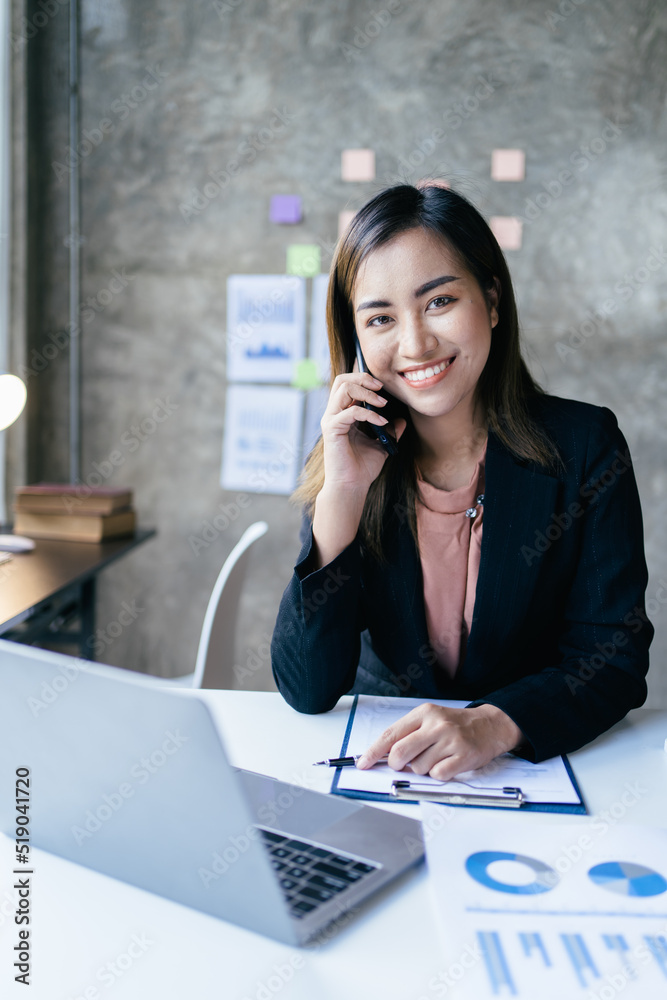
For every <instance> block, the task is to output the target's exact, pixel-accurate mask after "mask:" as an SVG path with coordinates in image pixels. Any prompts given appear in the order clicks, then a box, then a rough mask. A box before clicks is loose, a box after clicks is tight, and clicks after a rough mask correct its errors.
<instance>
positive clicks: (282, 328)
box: [227, 274, 306, 382]
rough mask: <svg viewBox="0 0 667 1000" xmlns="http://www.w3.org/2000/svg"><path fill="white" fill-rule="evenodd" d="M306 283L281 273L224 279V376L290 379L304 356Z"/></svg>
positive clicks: (234, 379) (242, 379)
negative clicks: (297, 363) (225, 317)
mask: <svg viewBox="0 0 667 1000" xmlns="http://www.w3.org/2000/svg"><path fill="white" fill-rule="evenodd" d="M305 342H306V283H305V280H304V279H303V278H299V277H297V276H296V275H286V274H232V275H230V277H229V278H228V279H227V379H228V381H230V382H291V381H292V378H293V376H294V366H295V364H296V362H297V361H299V360H300V359H301V358H303V356H304V354H305Z"/></svg>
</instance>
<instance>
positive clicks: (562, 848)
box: [421, 803, 667, 1000]
mask: <svg viewBox="0 0 667 1000" xmlns="http://www.w3.org/2000/svg"><path fill="white" fill-rule="evenodd" d="M421 811H422V821H423V825H424V839H425V842H426V852H427V861H428V867H429V880H430V883H431V891H432V894H433V898H434V901H435V906H436V912H437V915H438V918H439V923H440V925H441V930H442V946H443V951H444V958H443V962H442V967H441V971H440V972H439V973H438V975H437V976H435V977H434V979H433V982H432V983H429V990H432V992H429V993H428V995H429V996H431V995H433V996H436V995H439V996H444V995H446V996H447V997H448V998H451V1000H459V998H460V1000H492V998H493V1000H495V998H498V997H519V998H524V1000H614V998H616V997H617V996H622V997H623V998H624V1000H625V998H627V1000H659V998H662V997H665V996H667V830H663V829H659V828H651V827H643V826H642V827H640V826H632V825H630V824H623V823H618V824H617V825H613V824H612V825H611V826H610V824H609V823H608V822H607V821H606V820H603V819H596V818H585V819H580V820H579V821H578V822H576V823H568V824H561V823H558V824H556V823H554V822H553V821H551V822H545V817H544V816H543V815H542V816H538V815H536V814H526V815H517V814H515V813H503V814H502V816H500V815H498V814H497V813H494V814H493V818H494V822H480V816H481V814H480V813H479V812H477V811H476V810H475V811H474V812H473V811H471V810H465V809H455V808H452V807H450V806H443V805H436V804H433V803H422V805H421Z"/></svg>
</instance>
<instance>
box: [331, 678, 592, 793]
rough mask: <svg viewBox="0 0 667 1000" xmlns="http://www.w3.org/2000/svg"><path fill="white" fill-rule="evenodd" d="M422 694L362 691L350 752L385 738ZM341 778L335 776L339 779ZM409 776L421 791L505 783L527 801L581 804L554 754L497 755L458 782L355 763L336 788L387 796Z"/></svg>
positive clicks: (455, 704) (483, 788)
mask: <svg viewBox="0 0 667 1000" xmlns="http://www.w3.org/2000/svg"><path fill="white" fill-rule="evenodd" d="M423 702H424V699H423V698H379V697H376V696H372V695H359V697H358V699H357V702H356V708H355V707H354V706H353V709H352V711H354V717H353V723H352V731H351V733H350V738H349V740H348V745H347V747H346V750H345V754H346V756H353V755H355V754H361V753H363V752H364V750H367V749H368V747H369V746H370V745H371V743H374V742H375V740H376V739H378V737H380V736H381V735H382V733H383V731H384V730H385V729H387V727H388V726H391V725H393V723H395V722H398V720H399V719H401V718H402V717H403V716H404V715H407V713H408V712H410V711H411V710H412V709H413V708H416V707H417V706H418V705H421V704H423ZM432 704H434V705H444V706H447V707H449V708H465V706H466V705H467V704H468V702H466V701H442V700H440V701H438V700H433V701H432ZM334 780H335V781H336V779H334ZM397 780H409V781H410V784H411V786H414V787H415V788H417V789H419V790H424V791H426V790H429V791H430V790H437V791H443V792H445V791H446V792H455V793H460V794H462V795H465V794H470V793H482V792H501V791H502V788H503V787H505V786H510V787H518V788H520V789H521V791H522V793H523V796H524V800H525V801H526V802H528V803H530V802H533V803H538V802H543V803H546V802H548V803H554V804H560V805H564V804H566V805H578V804H579V803H580V802H581V799H580V797H579V794H578V792H577V790H576V788H575V787H574V785H573V784H572V780H571V778H570V775H569V774H568V771H567V768H566V766H565V764H564V762H563V758H562V757H552V758H551V760H545V761H542V763H540V764H531V763H530V761H526V760H521V759H520V758H518V757H513V756H512V755H511V754H503V756H502V757H497V758H496V759H495V760H493V761H491V763H490V764H487V765H486V766H485V767H481V768H479V769H478V770H476V771H464V772H463V773H462V774H459V775H457V777H456V780H454V781H438V780H437V779H436V778H431V777H429V775H417V774H413V772H412V771H410V770H409V769H408V768H406V769H404V770H403V771H393V770H392V769H391V768H390V767H389V765H388V764H376V765H375V766H374V767H372V768H369V770H367V771H360V770H359V769H358V768H356V767H344V768H341V770H340V773H339V774H338V776H337V781H336V791H337V792H346V791H355V792H374V793H380V794H385V795H388V794H390V793H391V784H392V781H397Z"/></svg>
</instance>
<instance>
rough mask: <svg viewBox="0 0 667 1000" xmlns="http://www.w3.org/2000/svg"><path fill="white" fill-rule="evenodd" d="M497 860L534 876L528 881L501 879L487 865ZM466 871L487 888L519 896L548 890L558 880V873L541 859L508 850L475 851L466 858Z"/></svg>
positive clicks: (494, 863)
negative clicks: (508, 863)
mask: <svg viewBox="0 0 667 1000" xmlns="http://www.w3.org/2000/svg"><path fill="white" fill-rule="evenodd" d="M498 862H502V863H503V864H504V865H507V862H510V863H511V864H510V868H515V869H516V867H517V866H518V869H523V870H524V872H526V871H527V872H531V873H532V874H533V876H534V877H533V879H532V880H531V881H530V882H523V881H522V882H519V883H517V882H516V881H514V880H512V881H509V880H508V881H502V880H501V879H499V878H497V877H496V876H495V875H493V874H492V873H490V872H489V867H490V866H492V865H496V864H497V863H498ZM466 871H467V872H468V875H470V876H472V878H474V879H475V881H476V882H479V884H480V885H483V886H486V888H487V889H495V890H496V892H509V893H512V894H513V895H519V896H526V895H533V894H534V893H540V892H549V890H550V889H553V887H554V886H555V885H556V883H557V882H558V875H557V874H556V872H555V871H554V869H553V868H550V867H549V865H545V863H544V862H543V861H538V860H537V859H536V858H529V857H527V856H526V855H525V854H512V853H510V852H508V851H477V853H476V854H471V855H470V857H469V858H468V859H467V860H466ZM517 874H518V872H517Z"/></svg>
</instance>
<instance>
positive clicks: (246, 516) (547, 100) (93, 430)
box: [26, 0, 667, 705]
mask: <svg viewBox="0 0 667 1000" xmlns="http://www.w3.org/2000/svg"><path fill="white" fill-rule="evenodd" d="M81 6H82V73H83V81H82V101H83V104H82V128H83V129H84V130H86V132H87V134H88V145H87V146H84V147H82V149H85V150H87V154H86V155H84V156H83V157H82V159H81V169H82V173H83V235H84V237H85V243H84V245H83V248H82V252H83V286H84V287H83V297H84V299H85V300H90V302H89V305H91V308H89V309H88V311H87V313H84V317H86V318H85V322H84V324H83V378H84V381H83V385H84V399H83V410H84V425H83V465H82V477H83V479H84V480H86V478H87V477H88V476H90V475H91V473H93V472H95V471H96V470H98V471H99V470H100V469H102V470H104V469H106V468H107V466H105V465H104V463H105V462H107V461H108V457H109V455H110V453H111V452H113V451H117V452H120V454H121V456H122V461H121V462H120V463H119V464H118V465H117V467H115V468H114V470H113V473H112V475H111V476H110V477H109V479H108V481H109V482H110V483H112V484H113V485H126V484H127V485H129V486H132V487H133V488H134V490H135V494H136V502H137V507H138V510H139V514H140V519H141V521H142V522H143V523H145V524H150V525H155V526H156V527H157V528H158V531H159V535H158V538H157V540H155V541H153V542H151V543H150V544H148V545H146V546H144V547H143V549H141V550H138V551H137V552H136V553H134V554H133V555H131V556H130V557H129V558H127V559H125V560H124V561H122V562H121V563H119V564H118V565H117V566H115V567H112V568H110V569H109V570H108V571H106V572H105V574H104V576H103V578H102V580H101V586H100V595H99V607H98V618H99V625H100V627H101V628H102V629H104V628H105V625H106V624H108V623H110V622H113V621H115V620H116V619H117V616H118V612H119V610H120V608H121V606H122V602H123V601H131V600H136V602H137V606H138V607H140V608H141V609H142V611H141V613H140V614H139V616H138V618H137V620H136V621H135V622H134V623H133V624H132V625H131V626H128V627H127V628H126V629H125V630H124V631H123V633H122V635H120V636H119V637H118V638H116V639H114V640H113V641H110V642H109V644H108V647H107V650H106V652H105V653H104V654H103V657H102V658H103V659H105V660H107V661H108V662H110V663H117V664H124V665H128V666H131V667H134V668H136V669H140V670H146V669H148V670H150V671H152V672H156V673H162V674H165V675H175V674H179V673H182V672H185V671H187V670H189V669H190V668H191V667H192V664H193V660H194V654H195V649H196V643H197V638H198V634H199V630H200V627H201V622H202V618H203V613H204V608H205V603H206V600H207V597H208V594H209V592H210V589H211V586H212V583H213V580H214V579H215V576H216V574H217V571H218V569H219V567H220V565H221V563H222V562H223V560H224V558H225V556H226V555H227V553H228V552H229V551H230V550H231V548H232V546H233V545H234V543H235V542H236V541H237V539H238V538H239V537H240V535H241V533H242V531H243V530H244V528H245V527H246V526H247V525H248V524H249V523H251V522H252V521H254V520H256V519H258V518H265V519H266V520H268V522H269V524H270V533H269V535H268V537H267V539H265V541H264V542H262V543H260V544H261V545H262V550H261V557H258V558H257V559H256V560H255V561H254V563H253V566H252V570H251V573H250V579H249V584H248V590H247V596H246V601H245V604H244V607H243V610H242V615H241V621H240V628H239V636H238V647H237V656H236V659H237V663H238V664H240V665H241V666H245V665H246V664H249V665H250V667H251V671H250V673H251V676H249V677H246V679H245V681H244V684H245V686H249V687H262V686H270V683H271V682H270V680H269V666H268V656H267V646H266V638H267V637H268V636H269V635H270V632H271V630H272V626H273V621H274V618H275V613H276V610H277V605H278V601H279V599H280V595H281V592H282V589H283V587H284V585H285V584H286V582H287V580H288V577H289V574H290V572H291V567H292V564H293V561H294V557H295V555H296V553H297V551H298V542H297V529H298V514H297V512H296V511H295V510H294V509H293V508H292V507H290V505H289V503H288V501H287V499H286V498H283V497H274V496H270V495H262V496H255V497H253V500H252V503H251V505H250V506H249V507H248V508H247V509H244V510H241V511H240V513H239V516H238V517H237V518H236V519H235V520H233V521H232V522H231V523H230V525H229V527H228V528H227V529H226V530H224V531H222V532H221V533H220V534H219V535H218V537H217V538H216V539H215V541H214V542H212V543H211V544H210V545H209V547H208V548H206V549H203V550H202V551H201V552H199V554H198V555H197V554H195V553H194V552H193V550H192V547H191V545H190V544H189V542H188V538H189V536H191V535H192V534H198V533H200V531H201V528H202V525H203V523H204V522H205V521H206V520H210V519H211V518H212V517H213V516H214V515H215V514H216V513H217V512H218V510H219V505H220V504H229V503H230V502H233V500H234V496H233V495H231V494H225V493H224V492H223V491H221V489H220V487H219V485H218V484H219V472H220V457H221V442H222V432H223V414H224V400H225V306H226V303H225V281H226V278H227V276H228V275H229V274H231V273H239V272H241V273H247V272H250V273H252V272H258V273H260V272H264V273H272V272H275V273H280V272H283V271H284V268H285V246H286V244H287V243H288V242H293V241H295V242H319V243H320V244H321V245H322V246H323V247H324V248H325V249H324V251H323V267H324V268H326V267H328V263H329V259H330V258H329V254H328V253H327V251H326V247H330V246H331V244H332V243H333V241H334V240H335V237H336V230H337V214H338V212H339V211H340V210H342V209H344V208H353V209H355V208H358V207H359V206H360V205H361V204H363V202H364V201H366V200H367V199H368V197H370V196H371V195H372V194H374V193H375V192H376V191H377V190H379V189H380V188H381V187H384V186H385V185H386V184H388V183H393V182H395V181H396V180H399V179H401V178H405V179H407V180H410V181H414V180H417V179H418V178H419V177H422V176H425V175H432V176H444V177H447V178H448V179H449V180H450V181H451V182H452V183H453V185H454V186H455V187H457V188H458V189H459V190H460V191H462V192H463V193H464V194H466V195H467V196H469V197H470V198H471V199H472V200H473V201H474V202H475V203H476V205H477V206H478V207H479V209H480V210H481V211H482V212H483V214H485V215H486V216H487V217H488V216H491V215H512V214H518V215H521V216H522V217H524V218H525V225H524V241H523V248H522V249H521V250H520V251H514V252H508V254H507V256H508V260H509V264H510V268H511V271H512V274H513V277H514V280H515V283H516V290H517V295H518V301H519V307H520V316H521V319H522V323H523V329H524V332H525V340H526V350H527V354H528V356H529V358H530V363H531V365H532V368H533V370H534V372H535V373H536V375H537V376H538V378H540V379H541V380H542V382H543V383H544V384H545V385H546V386H547V387H548V388H549V389H550V390H551V391H552V392H554V393H557V394H560V395H564V396H571V397H577V398H580V399H584V400H588V401H590V402H593V403H598V404H604V405H607V406H610V407H611V408H612V409H613V410H614V411H615V412H616V413H617V415H618V418H619V421H620V424H621V427H622V428H623V430H624V431H625V433H626V436H627V438H628V441H629V444H630V447H631V450H632V453H633V456H634V459H635V463H636V469H637V476H638V480H639V487H640V491H641V495H642V500H643V505H644V512H645V523H646V537H647V541H648V558H649V562H650V570H651V584H650V587H649V598H650V599H651V601H652V602H653V604H652V605H651V608H652V610H653V611H654V614H653V617H654V620H655V624H656V628H657V637H656V640H655V644H654V656H653V668H652V676H651V692H652V694H651V698H652V703H653V704H655V705H657V704H662V705H665V704H667V674H666V671H665V668H664V659H665V652H666V648H667V607H665V606H664V605H662V604H660V602H659V599H658V596H657V595H658V594H660V593H662V592H661V591H660V590H659V588H660V582H659V581H660V580H661V579H667V553H666V547H665V534H666V531H665V523H667V522H666V519H665V509H666V501H665V494H666V492H667V491H666V489H665V485H666V480H667V470H666V464H665V453H664V445H663V438H664V427H665V420H666V418H667V394H665V392H664V388H665V381H666V373H667V357H666V355H667V343H666V341H665V336H664V327H665V304H666V301H667V296H666V290H667V284H666V280H667V257H665V255H664V253H663V246H664V243H665V235H664V222H665V212H666V210H667V194H666V190H665V172H664V107H665V93H666V90H667V74H666V72H665V66H667V9H666V8H665V5H664V4H663V3H658V2H649V0H640V2H635V3H633V4H627V3H625V2H623V0H578V2H575V0H563V2H561V3H559V2H558V0H531V2H530V3H520V2H514V0H497V2H495V3H493V4H489V3H486V2H483V0H468V2H466V3H461V2H460V0H430V2H426V0H401V2H400V3H397V2H395V0H393V2H392V3H391V4H389V3H388V2H385V0H373V2H368V0H362V2H352V0H338V2H332V0H330V2H322V0H317V2H294V0H219V2H217V3H215V4H213V3H204V2H200V3H195V4H191V5H190V4H183V3H181V2H177V0H135V2H134V3H132V2H130V0H119V2H118V3H116V4H113V5H112V4H107V3H102V2H93V0H81ZM36 10H38V8H37V6H35V7H31V6H29V7H28V15H29V16H31V11H32V12H34V11H36ZM66 12H67V7H66V6H64V7H62V9H61V10H60V11H59V12H58V13H56V14H55V15H54V16H53V17H52V18H51V19H50V21H49V23H48V24H47V25H46V26H44V27H43V28H40V30H39V31H38V33H37V37H35V38H32V39H31V40H29V41H28V42H27V43H26V44H27V45H28V46H29V55H30V60H29V72H30V73H31V88H32V89H31V93H32V95H33V99H32V104H31V108H32V117H30V115H29V118H30V126H29V127H30V139H31V142H32V154H33V155H32V158H31V174H30V176H31V179H32V188H31V196H32V202H31V205H32V214H31V223H32V229H31V239H32V244H31V255H32V256H31V259H32V261H33V265H34V268H37V269H36V270H33V274H36V275H37V276H38V280H39V282H40V285H39V288H36V287H34V285H33V307H32V313H31V322H30V329H29V336H30V346H31V347H34V348H39V346H40V344H43V343H45V342H46V340H45V338H46V337H47V334H48V332H49V331H53V330H54V329H56V328H57V327H59V326H64V325H65V324H66V321H67V316H66V313H65V311H64V310H65V309H66V289H65V282H66V278H67V274H66V260H65V259H64V255H63V251H62V246H63V239H64V238H65V236H66V224H65V222H64V219H65V208H66V188H67V179H66V170H65V171H64V172H63V170H62V169H60V168H58V167H57V166H56V167H54V164H65V165H66V153H67V151H66V146H67V137H66V131H65V124H66V123H65V118H64V108H65V105H64V104H63V101H64V100H65V99H66V94H65V92H64V89H63V73H64V71H65V60H66V45H63V31H64V30H65V22H66V17H67V13H66ZM275 109H278V110H279V111H280V112H281V115H282V117H283V124H281V126H280V128H279V129H278V128H277V127H275V118H274V115H275ZM272 121H273V122H274V126H272V124H271V123H272ZM272 128H273V131H272V133H271V134H270V135H269V133H267V132H266V131H263V132H262V133H261V134H262V136H263V139H262V140H260V141H259V142H258V143H257V145H258V146H259V147H260V148H259V149H258V150H257V151H256V156H254V157H253V159H252V161H251V162H250V160H249V157H245V158H244V160H243V163H242V166H241V169H239V171H238V172H237V173H236V175H235V176H234V177H233V179H232V180H231V181H230V182H229V183H228V184H226V185H225V186H224V188H223V189H221V190H220V191H219V193H218V194H216V195H215V196H214V197H212V198H210V199H208V201H207V204H206V207H205V208H204V209H203V210H201V211H199V212H198V214H196V215H195V216H193V217H191V218H189V219H188V220H186V219H184V217H183V215H184V213H183V211H182V209H181V206H183V205H184V204H191V203H192V198H193V194H194V191H195V189H201V188H202V186H203V185H204V184H205V183H206V182H207V181H208V180H210V177H209V175H210V174H211V172H219V171H221V170H222V171H224V170H225V169H226V167H227V165H228V164H229V161H230V160H232V159H234V158H237V159H238V158H239V146H240V144H241V143H242V142H243V141H244V140H246V141H248V140H250V139H251V138H252V137H256V136H257V135H258V133H259V131H260V130H261V129H269V130H271V129H272ZM438 130H439V131H438ZM434 133H435V137H434ZM84 137H85V133H83V134H82V140H83V138H84ZM365 146H370V147H372V148H374V149H375V150H376V155H377V169H378V179H377V182H373V183H365V184H362V183H352V184H351V183H344V182H343V181H341V179H340V152H341V149H343V148H346V147H365ZM498 146H500V147H520V148H523V149H525V150H526V153H527V174H526V179H525V181H523V182H519V183H499V182H495V181H492V180H491V179H490V173H489V164H490V156H491V150H492V149H493V148H494V147H498ZM245 148H248V147H245ZM563 170H568V171H569V177H570V178H571V179H570V180H569V182H568V183H567V184H566V185H563V183H562V178H561V179H559V177H560V176H561V173H562V171H563ZM279 192H285V193H298V194H301V195H302V197H303V201H304V209H305V221H304V222H303V224H302V225H300V226H298V227H292V228H286V227H278V226H272V225H271V224H270V223H269V222H268V202H269V198H270V195H271V194H273V193H279ZM186 214H187V213H186ZM38 264H39V266H38V267H37V265H38ZM596 310H597V311H598V313H596ZM600 311H603V312H604V316H602V317H601V316H600V314H599V313H600ZM559 345H560V347H559ZM65 358H66V352H65V351H63V352H62V353H61V354H60V355H59V356H58V358H57V359H56V360H54V361H53V362H52V363H51V364H50V365H49V366H47V368H46V370H45V371H43V372H41V373H40V374H39V375H36V376H35V377H34V378H33V379H31V386H32V387H33V398H39V400H40V402H39V404H37V403H33V429H34V430H33V433H32V435H31V455H30V463H31V464H30V468H31V474H32V478H37V477H44V478H50V477H58V476H62V475H65V476H66V474H67V468H66V452H65V450H64V448H65V444H64V431H63V428H64V418H63V414H64V413H65V405H64V402H63V400H62V399H61V398H60V396H59V394H58V388H59V385H60V380H61V378H62V366H63V362H64V360H65ZM35 387H37V396H35ZM159 401H163V403H165V404H166V409H164V410H161V411H159V412H160V414H161V415H162V414H167V415H166V417H165V419H164V420H162V421H161V422H158V423H156V424H155V427H154V430H153V431H151V432H150V433H143V432H142V433H138V432H137V430H136V428H137V427H139V428H141V426H142V422H143V421H146V420H149V418H150V417H151V414H152V413H153V411H154V409H155V408H156V407H159V406H160V403H159ZM144 426H145V427H150V426H152V425H151V423H150V420H149V423H148V424H144ZM133 428H134V429H133ZM96 463H97V464H96Z"/></svg>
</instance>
